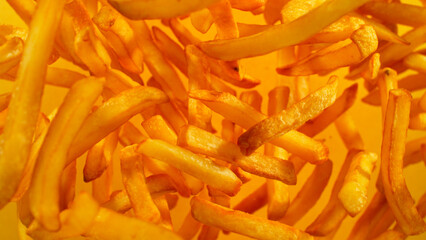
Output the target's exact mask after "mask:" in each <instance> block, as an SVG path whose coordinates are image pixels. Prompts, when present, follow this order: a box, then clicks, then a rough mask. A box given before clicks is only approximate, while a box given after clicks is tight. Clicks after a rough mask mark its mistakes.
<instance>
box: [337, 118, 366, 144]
mask: <svg viewBox="0 0 426 240" xmlns="http://www.w3.org/2000/svg"><path fill="white" fill-rule="evenodd" d="M334 124H335V126H336V129H337V132H338V133H339V135H340V137H341V138H342V140H343V143H344V144H345V146H346V148H347V149H348V150H350V149H364V142H363V141H362V138H361V135H360V134H359V132H358V130H357V128H356V126H355V122H354V120H353V119H352V117H351V116H350V115H349V114H348V113H343V114H342V115H341V116H340V117H339V118H337V119H336V121H335V122H334Z"/></svg>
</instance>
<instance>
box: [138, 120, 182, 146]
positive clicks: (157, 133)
mask: <svg viewBox="0 0 426 240" xmlns="http://www.w3.org/2000/svg"><path fill="white" fill-rule="evenodd" d="M142 127H143V128H144V129H145V131H146V132H147V133H148V135H149V137H150V138H153V139H161V140H163V141H166V142H168V143H170V144H176V143H177V136H176V133H175V132H174V131H173V129H172V128H171V127H170V126H169V125H168V123H167V122H166V121H165V120H164V118H163V117H162V116H161V115H155V116H153V117H151V118H149V119H147V120H145V121H143V122H142Z"/></svg>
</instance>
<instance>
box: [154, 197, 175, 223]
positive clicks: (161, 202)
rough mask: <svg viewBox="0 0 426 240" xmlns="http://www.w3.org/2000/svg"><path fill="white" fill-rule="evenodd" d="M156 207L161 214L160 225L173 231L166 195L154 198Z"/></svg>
mask: <svg viewBox="0 0 426 240" xmlns="http://www.w3.org/2000/svg"><path fill="white" fill-rule="evenodd" d="M153 200H154V203H155V206H156V208H157V209H158V211H159V212H160V214H161V219H160V220H161V223H160V226H162V227H164V228H166V229H169V230H171V231H173V225H172V218H171V216H170V209H169V205H168V202H167V199H166V195H164V196H159V197H157V198H154V199H153Z"/></svg>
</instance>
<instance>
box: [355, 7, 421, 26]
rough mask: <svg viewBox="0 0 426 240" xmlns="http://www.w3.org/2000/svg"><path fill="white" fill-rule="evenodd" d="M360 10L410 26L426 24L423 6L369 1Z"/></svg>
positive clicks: (387, 20) (391, 21) (386, 20)
mask: <svg viewBox="0 0 426 240" xmlns="http://www.w3.org/2000/svg"><path fill="white" fill-rule="evenodd" d="M360 12H362V13H364V14H369V15H371V16H373V17H375V18H378V19H380V20H383V21H385V22H389V23H401V24H404V25H410V26H422V25H424V24H426V20H425V18H426V10H425V9H424V8H423V7H419V6H414V5H410V4H402V3H398V2H392V3H391V2H389V3H386V2H376V1H374V2H368V3H366V4H364V5H363V6H362V7H361V8H360Z"/></svg>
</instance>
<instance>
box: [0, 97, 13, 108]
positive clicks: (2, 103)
mask: <svg viewBox="0 0 426 240" xmlns="http://www.w3.org/2000/svg"><path fill="white" fill-rule="evenodd" d="M10 98H11V93H3V94H0V112H2V111H3V110H5V109H6V108H7V106H8V105H9V102H10Z"/></svg>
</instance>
